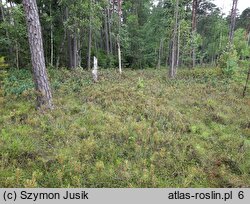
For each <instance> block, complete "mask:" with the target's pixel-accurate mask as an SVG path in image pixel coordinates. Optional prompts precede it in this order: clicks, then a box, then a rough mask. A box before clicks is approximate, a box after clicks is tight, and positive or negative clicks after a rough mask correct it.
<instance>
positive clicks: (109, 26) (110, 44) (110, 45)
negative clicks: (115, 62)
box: [108, 5, 113, 54]
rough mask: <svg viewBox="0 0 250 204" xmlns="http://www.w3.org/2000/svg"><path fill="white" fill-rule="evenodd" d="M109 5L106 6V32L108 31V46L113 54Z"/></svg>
mask: <svg viewBox="0 0 250 204" xmlns="http://www.w3.org/2000/svg"><path fill="white" fill-rule="evenodd" d="M109 9H110V5H109V6H108V33H109V48H110V54H113V42H112V33H111V28H112V26H111V25H112V18H111V15H110V10H109Z"/></svg>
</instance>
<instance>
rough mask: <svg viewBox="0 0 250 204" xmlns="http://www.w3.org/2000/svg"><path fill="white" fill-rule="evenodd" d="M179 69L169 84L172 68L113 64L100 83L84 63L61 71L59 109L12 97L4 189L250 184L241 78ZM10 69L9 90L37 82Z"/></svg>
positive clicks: (4, 143) (3, 116) (2, 132)
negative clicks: (117, 68) (41, 108)
mask: <svg viewBox="0 0 250 204" xmlns="http://www.w3.org/2000/svg"><path fill="white" fill-rule="evenodd" d="M178 73H179V76H178V77H179V78H177V79H176V80H174V81H173V80H169V81H168V80H165V79H164V78H163V76H164V75H166V70H165V69H158V70H155V69H146V70H138V71H131V70H127V71H126V72H124V74H123V76H122V77H121V76H120V75H119V74H118V73H116V72H115V71H114V70H103V71H101V73H100V76H101V77H100V83H93V82H92V79H91V76H90V74H89V72H86V71H83V70H81V69H76V70H75V71H69V70H67V69H60V70H55V69H51V70H49V75H50V78H51V81H52V87H53V93H54V94H53V95H54V103H55V107H56V108H55V110H53V111H52V112H47V113H46V114H45V113H43V112H40V111H35V110H34V95H32V94H29V93H27V92H23V93H22V94H21V96H22V97H18V98H17V97H16V95H15V93H9V94H8V95H6V96H4V99H3V100H4V101H5V102H4V103H1V100H0V103H1V109H0V157H1V160H0V166H1V168H0V186H1V187H53V188H55V187H79V188H84V187H89V188H91V187H100V188H102V187H249V185H250V183H249V181H250V179H249V173H250V172H249V168H250V163H249V161H250V160H249V156H250V151H249V150H250V142H249V139H250V132H249V124H250V118H249V103H248V100H249V98H248V96H247V97H246V98H245V99H242V98H241V97H239V96H240V93H241V91H242V86H241V84H240V83H238V82H235V81H232V83H231V84H230V89H228V86H229V85H228V84H226V83H224V79H223V78H221V77H220V76H219V75H218V69H208V68H207V69H195V70H179V71H178ZM188 73H190V74H189V76H188V77H187V74H188ZM8 74H9V75H10V76H9V77H7V78H8V81H11V80H12V82H13V83H11V82H9V83H8V89H9V90H11V89H12V90H13V89H14V88H16V87H17V83H18V84H19V85H18V86H21V84H23V83H25V81H26V83H27V82H29V80H30V79H31V74H30V73H29V72H27V71H23V70H22V71H14V70H9V71H8ZM244 76H245V75H244ZM214 78H216V80H215V81H213V79H214ZM138 79H139V80H138ZM204 80H206V83H200V82H203V81H204ZM17 81H21V82H17ZM197 82H199V83H197ZM55 83H56V85H55ZM138 85H139V87H138ZM6 87H7V86H6ZM6 102H8V103H6ZM239 115H240V117H239Z"/></svg>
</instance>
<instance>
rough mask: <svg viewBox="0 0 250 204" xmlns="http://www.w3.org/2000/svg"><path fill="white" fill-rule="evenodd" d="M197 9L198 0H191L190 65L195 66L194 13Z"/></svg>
mask: <svg viewBox="0 0 250 204" xmlns="http://www.w3.org/2000/svg"><path fill="white" fill-rule="evenodd" d="M197 9H198V0H193V5H192V34H191V35H192V37H191V38H192V67H195V66H196V50H195V35H196V27H197V21H196V14H197Z"/></svg>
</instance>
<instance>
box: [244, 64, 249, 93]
mask: <svg viewBox="0 0 250 204" xmlns="http://www.w3.org/2000/svg"><path fill="white" fill-rule="evenodd" d="M249 77H250V69H249V70H248V74H247V80H246V84H245V87H244V90H243V98H244V97H245V96H246V92H247V85H248V81H249Z"/></svg>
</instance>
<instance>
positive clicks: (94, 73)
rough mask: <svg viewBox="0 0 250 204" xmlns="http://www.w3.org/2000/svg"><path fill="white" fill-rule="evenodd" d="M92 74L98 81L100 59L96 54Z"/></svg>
mask: <svg viewBox="0 0 250 204" xmlns="http://www.w3.org/2000/svg"><path fill="white" fill-rule="evenodd" d="M92 76H93V80H94V82H98V60H97V58H96V57H95V56H94V66H93V70H92Z"/></svg>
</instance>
